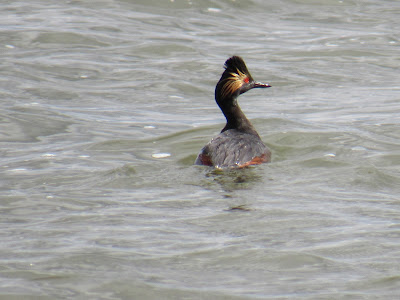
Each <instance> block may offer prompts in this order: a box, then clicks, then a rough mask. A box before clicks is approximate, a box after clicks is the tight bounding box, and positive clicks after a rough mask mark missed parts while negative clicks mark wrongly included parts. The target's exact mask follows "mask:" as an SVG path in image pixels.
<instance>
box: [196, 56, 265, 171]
mask: <svg viewBox="0 0 400 300" xmlns="http://www.w3.org/2000/svg"><path fill="white" fill-rule="evenodd" d="M224 67H225V71H224V72H223V73H222V76H221V79H220V80H219V82H218V83H217V86H216V87H215V100H216V102H217V104H218V106H219V108H220V109H221V111H222V113H223V114H224V115H225V118H226V125H225V127H224V128H223V129H222V131H221V133H220V134H218V135H217V136H216V137H214V138H213V139H212V140H211V141H210V142H209V143H208V144H207V145H205V146H204V147H203V148H202V149H201V151H200V153H199V155H198V156H197V159H196V161H195V164H196V165H206V166H214V167H216V168H220V169H223V168H243V167H246V166H250V165H257V164H261V163H266V162H270V161H271V151H270V150H269V149H268V147H267V146H265V144H264V143H263V142H262V140H261V138H260V136H259V135H258V133H257V131H256V129H255V128H254V126H253V125H252V124H251V122H250V121H249V120H248V119H247V118H246V116H245V115H244V113H243V112H242V110H241V109H240V107H239V104H238V102H237V99H238V97H239V95H241V94H243V93H245V92H247V91H248V90H251V89H253V88H268V87H270V85H269V84H265V83H260V82H256V81H254V79H253V77H252V76H251V75H250V72H249V71H248V70H247V67H246V64H245V62H244V61H243V59H242V58H241V57H239V56H232V57H231V58H229V59H228V60H227V61H226V62H225V66H224Z"/></svg>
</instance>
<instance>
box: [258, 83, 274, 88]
mask: <svg viewBox="0 0 400 300" xmlns="http://www.w3.org/2000/svg"><path fill="white" fill-rule="evenodd" d="M254 87H255V88H268V87H271V86H270V85H269V84H268V83H261V82H254Z"/></svg>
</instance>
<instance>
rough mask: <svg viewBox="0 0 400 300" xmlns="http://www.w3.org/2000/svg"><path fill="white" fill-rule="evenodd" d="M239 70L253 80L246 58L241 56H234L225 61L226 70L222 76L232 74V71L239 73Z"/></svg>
mask: <svg viewBox="0 0 400 300" xmlns="http://www.w3.org/2000/svg"><path fill="white" fill-rule="evenodd" d="M238 71H239V72H241V73H243V74H246V75H247V77H249V79H250V81H252V80H253V78H252V77H251V75H250V72H249V70H248V69H247V67H246V64H245V63H244V60H243V59H242V58H241V57H240V56H232V57H231V58H229V59H228V60H227V61H226V62H225V72H224V74H222V76H223V77H224V75H230V74H232V73H235V74H238Z"/></svg>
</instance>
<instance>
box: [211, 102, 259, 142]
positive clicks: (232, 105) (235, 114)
mask: <svg viewBox="0 0 400 300" xmlns="http://www.w3.org/2000/svg"><path fill="white" fill-rule="evenodd" d="M217 103H218V101H217ZM223 103H227V104H226V105H220V103H218V104H219V107H220V108H221V110H222V113H223V114H224V116H225V118H226V125H225V127H224V129H222V131H221V132H224V131H226V130H229V129H236V130H238V131H241V132H245V133H250V134H254V135H257V136H258V133H257V131H256V130H255V128H254V127H253V125H252V124H251V123H250V121H249V120H248V119H247V118H246V116H245V114H244V113H243V111H242V110H241V109H240V107H239V105H238V103H237V101H236V98H233V99H229V100H224V101H223Z"/></svg>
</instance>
